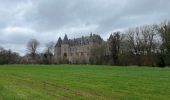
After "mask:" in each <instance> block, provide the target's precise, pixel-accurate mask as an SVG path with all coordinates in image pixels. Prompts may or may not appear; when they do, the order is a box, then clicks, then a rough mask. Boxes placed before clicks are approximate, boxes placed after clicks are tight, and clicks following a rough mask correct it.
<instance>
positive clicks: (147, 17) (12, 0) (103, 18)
mask: <svg viewBox="0 0 170 100" xmlns="http://www.w3.org/2000/svg"><path fill="white" fill-rule="evenodd" d="M169 9H170V0H156V1H155V0H0V35H1V37H0V46H1V45H3V46H4V47H6V48H12V49H13V50H16V51H18V52H22V53H23V52H25V51H24V50H25V49H23V48H25V45H26V43H27V41H28V40H29V39H31V38H37V39H38V40H39V41H40V42H41V49H42V48H43V47H44V46H45V44H46V43H47V42H50V41H54V42H56V41H57V38H58V37H59V36H61V37H63V36H64V35H65V33H67V34H68V36H69V37H70V38H76V37H79V36H82V35H89V33H90V32H93V33H99V34H100V35H102V36H103V37H104V38H105V39H107V38H108V36H109V33H110V32H113V31H115V30H123V29H127V28H128V27H134V26H136V25H143V24H152V23H160V22H162V21H164V20H169V19H170V14H169ZM16 27H18V28H19V29H20V31H16V30H11V32H6V31H3V30H5V29H7V28H16ZM27 29H28V30H27ZM30 30H32V31H30ZM15 45H16V46H17V47H18V48H14V47H15ZM19 48H22V49H19Z"/></svg>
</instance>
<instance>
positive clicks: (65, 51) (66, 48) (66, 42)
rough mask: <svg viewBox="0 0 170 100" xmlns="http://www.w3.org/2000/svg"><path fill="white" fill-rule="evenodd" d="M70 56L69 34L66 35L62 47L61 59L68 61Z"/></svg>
mask: <svg viewBox="0 0 170 100" xmlns="http://www.w3.org/2000/svg"><path fill="white" fill-rule="evenodd" d="M69 54H70V53H69V40H68V37H67V34H65V36H64V39H63V41H62V45H61V59H68V56H69Z"/></svg>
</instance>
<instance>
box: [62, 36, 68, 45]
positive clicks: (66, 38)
mask: <svg viewBox="0 0 170 100" xmlns="http://www.w3.org/2000/svg"><path fill="white" fill-rule="evenodd" d="M68 42H69V41H68V37H67V34H65V36H64V39H63V43H64V44H68Z"/></svg>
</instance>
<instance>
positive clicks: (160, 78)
mask: <svg viewBox="0 0 170 100" xmlns="http://www.w3.org/2000/svg"><path fill="white" fill-rule="evenodd" d="M58 99H59V100H70V99H71V100H79V99H81V100H170V69H169V68H163V69H161V68H146V67H113V66H97V65H93V66H92V65H2V66H0V100H58Z"/></svg>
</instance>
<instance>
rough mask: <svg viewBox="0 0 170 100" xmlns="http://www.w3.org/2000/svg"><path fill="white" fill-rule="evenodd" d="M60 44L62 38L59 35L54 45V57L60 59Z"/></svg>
mask: <svg viewBox="0 0 170 100" xmlns="http://www.w3.org/2000/svg"><path fill="white" fill-rule="evenodd" d="M61 45H62V39H61V37H59V39H58V41H57V44H56V45H55V59H56V60H60V59H61Z"/></svg>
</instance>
